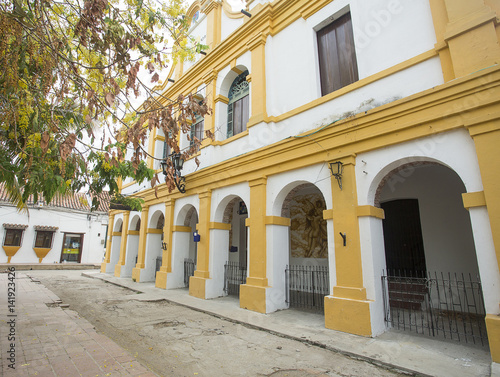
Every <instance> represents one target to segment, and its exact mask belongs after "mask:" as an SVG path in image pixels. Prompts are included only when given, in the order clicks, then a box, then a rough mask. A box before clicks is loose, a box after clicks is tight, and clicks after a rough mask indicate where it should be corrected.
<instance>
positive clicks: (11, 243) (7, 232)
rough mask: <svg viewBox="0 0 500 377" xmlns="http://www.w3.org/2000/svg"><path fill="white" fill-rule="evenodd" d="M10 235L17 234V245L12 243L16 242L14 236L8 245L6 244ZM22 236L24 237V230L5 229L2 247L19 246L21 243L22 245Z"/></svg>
mask: <svg viewBox="0 0 500 377" xmlns="http://www.w3.org/2000/svg"><path fill="white" fill-rule="evenodd" d="M11 233H14V234H19V238H18V239H19V244H15V243H14V242H13V241H15V240H16V236H15V235H13V236H12V239H11V240H10V241H9V243H7V241H8V239H9V235H10V234H11ZM23 235H24V229H13V228H5V237H4V240H3V245H4V246H21V245H22V243H23Z"/></svg>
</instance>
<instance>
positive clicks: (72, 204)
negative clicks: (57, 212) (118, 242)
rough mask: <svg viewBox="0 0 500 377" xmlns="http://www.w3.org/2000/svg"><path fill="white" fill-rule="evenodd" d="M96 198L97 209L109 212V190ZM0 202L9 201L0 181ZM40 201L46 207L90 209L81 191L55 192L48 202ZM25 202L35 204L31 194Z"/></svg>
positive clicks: (41, 199) (89, 204)
mask: <svg viewBox="0 0 500 377" xmlns="http://www.w3.org/2000/svg"><path fill="white" fill-rule="evenodd" d="M98 199H99V200H100V203H99V207H98V209H97V211H99V212H109V202H110V200H111V197H110V195H109V192H107V191H105V192H102V193H101V194H100V195H98ZM90 200H92V198H91V199H90ZM0 202H10V199H9V194H8V193H7V190H6V189H5V185H4V184H3V183H0ZM40 202H41V203H43V205H45V206H47V207H59V208H68V209H74V210H79V211H90V206H91V203H89V201H88V200H87V196H86V195H85V193H81V192H78V193H74V194H68V195H64V196H63V195H59V194H56V195H55V196H54V197H53V198H52V201H51V202H50V203H49V204H47V203H46V202H45V201H44V200H43V198H40V200H38V203H40ZM27 204H28V205H35V204H36V203H34V201H33V196H32V195H31V196H30V197H29V198H28V201H27Z"/></svg>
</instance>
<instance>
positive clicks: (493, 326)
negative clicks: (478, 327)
mask: <svg viewBox="0 0 500 377" xmlns="http://www.w3.org/2000/svg"><path fill="white" fill-rule="evenodd" d="M485 322H486V329H487V332H488V342H489V345H490V353H491V359H492V360H493V362H495V363H500V316H498V315H497V314H486V318H485Z"/></svg>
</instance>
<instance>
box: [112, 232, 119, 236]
mask: <svg viewBox="0 0 500 377" xmlns="http://www.w3.org/2000/svg"><path fill="white" fill-rule="evenodd" d="M111 235H112V236H113V237H121V236H122V232H113V233H112V234H111Z"/></svg>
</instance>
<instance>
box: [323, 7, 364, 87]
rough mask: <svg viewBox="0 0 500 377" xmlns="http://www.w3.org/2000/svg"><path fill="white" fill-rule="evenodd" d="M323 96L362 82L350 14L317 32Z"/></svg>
mask: <svg viewBox="0 0 500 377" xmlns="http://www.w3.org/2000/svg"><path fill="white" fill-rule="evenodd" d="M316 37H317V46H318V63H319V73H320V85H321V95H322V96H325V95H327V94H329V93H332V92H334V91H336V90H339V89H341V88H343V87H345V86H347V85H350V84H352V83H354V82H356V81H358V80H359V74H358V64H357V59H356V49H355V46H354V35H353V28H352V20H351V13H350V12H347V13H345V14H343V15H342V16H340V17H338V18H337V19H336V20H334V21H333V22H331V23H329V24H328V25H326V26H324V27H322V28H321V29H319V30H318V31H317V32H316Z"/></svg>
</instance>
